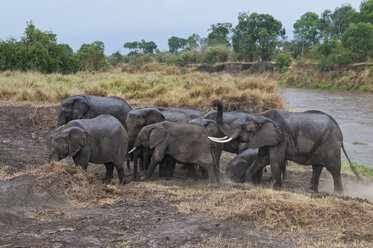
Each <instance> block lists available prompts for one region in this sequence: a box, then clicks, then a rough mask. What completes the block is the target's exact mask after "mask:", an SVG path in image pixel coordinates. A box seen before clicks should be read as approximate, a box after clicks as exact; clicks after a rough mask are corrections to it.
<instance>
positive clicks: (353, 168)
mask: <svg viewBox="0 0 373 248" xmlns="http://www.w3.org/2000/svg"><path fill="white" fill-rule="evenodd" d="M342 150H343V153H344V154H345V156H346V158H347V160H348V162H349V163H350V168H351V170H352V171H353V172H354V174H355V175H356V176H357V177H358V178H359V179H361V177H360V176H359V174H358V173H357V171H356V168H355V166H354V165H353V164H352V163H351V160H350V158H349V157H348V155H347V152H346V150H345V146H344V145H343V143H342Z"/></svg>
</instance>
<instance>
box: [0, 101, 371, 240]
mask: <svg viewBox="0 0 373 248" xmlns="http://www.w3.org/2000/svg"><path fill="white" fill-rule="evenodd" d="M56 111H57V105H43V104H24V103H16V104H14V103H1V104H0V171H1V176H2V179H0V246H1V247H182V246H184V247H248V246H252V247H293V246H296V244H298V246H299V242H295V241H294V238H296V237H291V238H289V237H287V235H288V234H284V233H281V232H279V233H272V234H271V235H269V234H268V233H266V232H265V231H264V232H263V230H261V231H259V230H258V229H257V228H256V227H255V226H254V225H250V224H246V225H243V224H242V223H240V222H239V221H236V220H223V221H221V220H220V221H219V220H218V219H215V218H213V217H211V216H207V215H203V214H202V215H201V214H193V213H192V214H185V213H180V211H179V209H178V208H177V207H175V205H177V204H179V203H180V202H181V201H185V202H188V201H193V199H192V198H188V197H185V198H182V199H181V198H177V197H176V198H175V197H172V196H173V194H172V187H175V186H177V187H178V189H179V190H180V189H184V188H189V187H195V188H196V189H198V190H200V189H201V188H202V189H203V188H206V189H209V188H211V187H212V186H211V185H208V182H207V180H203V179H200V180H198V181H195V180H193V179H191V178H187V177H186V171H185V170H182V169H180V168H177V171H176V176H175V178H174V179H172V180H169V181H167V180H160V179H157V177H156V176H154V178H153V181H152V182H149V183H144V182H130V183H128V184H127V185H125V186H118V185H116V184H117V183H118V181H117V179H115V180H114V182H113V185H111V186H105V185H103V184H102V183H101V180H102V179H103V177H104V166H101V165H90V166H89V171H88V172H84V171H81V170H80V169H79V168H75V167H73V166H66V165H63V164H62V165H61V164H57V165H48V166H44V167H42V168H41V169H40V168H39V167H40V166H41V165H44V164H45V163H46V162H47V154H46V142H47V141H48V138H49V135H50V134H51V132H52V131H53V129H54V128H55V124H56V122H57V119H56V117H57V114H56ZM231 157H232V156H229V155H227V154H225V155H224V156H223V160H222V167H223V168H224V166H225V164H226V163H227V162H228V160H229V158H231ZM64 163H65V164H70V165H71V164H72V161H71V160H69V159H67V160H65V161H64ZM292 168H293V165H292V166H290V170H289V173H288V178H287V180H286V182H285V183H284V190H285V191H291V192H299V193H301V194H302V193H304V192H305V191H306V188H307V182H308V181H309V180H310V177H311V169H310V168H308V169H306V170H303V169H302V170H299V169H297V168H298V167H297V166H295V167H294V168H295V169H292ZM20 171H26V172H23V173H19V172H20ZM17 173H18V174H17ZM11 175H16V176H15V177H13V178H11V179H6V177H10V176H11ZM114 176H115V177H116V175H114ZM127 176H128V177H127V181H130V180H131V176H130V172H129V171H127ZM269 176H270V172H268V173H267V174H266V175H265V178H264V183H263V186H262V187H270V179H269ZM346 178H351V177H350V176H347V175H345V176H344V179H346ZM330 180H331V179H330V176H329V175H328V174H327V173H325V172H323V174H322V178H321V182H320V184H321V187H323V185H324V186H325V187H327V185H330ZM223 181H224V182H223V183H222V185H221V188H219V189H218V190H221V191H231V190H232V189H237V188H238V189H242V188H244V189H245V188H247V189H250V188H252V187H254V186H252V185H247V184H236V183H232V182H228V181H226V180H223ZM167 187H170V188H171V190H166V191H164V192H163V191H162V189H165V188H167ZM313 196H314V197H323V194H313ZM348 200H349V199H346V201H348ZM202 202H203V198H202ZM320 239H321V238H320ZM362 240H363V241H367V242H368V243H369V244H371V243H370V242H371V241H372V240H373V237H370V236H369V237H368V238H367V237H365V236H364V237H357V238H356V237H355V238H350V239H346V241H344V242H346V246H349V245H350V244H359V242H360V241H362ZM302 242H304V243H302V244H305V245H311V246H312V245H313V244H314V243H313V242H314V241H313V240H310V241H307V240H306V241H302Z"/></svg>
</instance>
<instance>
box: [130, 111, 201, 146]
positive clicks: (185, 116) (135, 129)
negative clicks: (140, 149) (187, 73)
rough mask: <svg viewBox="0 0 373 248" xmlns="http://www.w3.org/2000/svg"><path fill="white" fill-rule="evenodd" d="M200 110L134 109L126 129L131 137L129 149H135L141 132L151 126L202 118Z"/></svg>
mask: <svg viewBox="0 0 373 248" xmlns="http://www.w3.org/2000/svg"><path fill="white" fill-rule="evenodd" d="M201 115H202V113H201V112H200V111H199V110H194V109H189V108H175V109H172V108H163V107H158V108H143V109H138V108H136V109H133V110H131V111H130V112H129V113H128V116H127V119H126V127H127V131H128V136H129V144H128V147H129V149H132V148H133V143H134V142H135V139H136V137H137V135H138V134H139V132H140V130H141V129H142V128H143V127H145V126H147V125H150V124H154V123H158V122H162V121H170V122H188V121H190V120H191V119H194V118H195V116H201Z"/></svg>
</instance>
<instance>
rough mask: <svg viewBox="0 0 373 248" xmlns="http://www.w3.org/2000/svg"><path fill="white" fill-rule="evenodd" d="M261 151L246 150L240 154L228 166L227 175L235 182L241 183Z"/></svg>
mask: <svg viewBox="0 0 373 248" xmlns="http://www.w3.org/2000/svg"><path fill="white" fill-rule="evenodd" d="M258 151H259V149H250V148H249V149H246V150H245V151H243V152H241V153H239V154H238V155H237V156H236V157H235V158H234V159H233V160H232V161H230V162H229V163H228V164H227V168H226V170H225V174H226V175H227V176H228V177H229V178H230V179H232V180H234V181H240V180H241V178H242V176H244V175H245V172H246V170H247V168H248V167H249V166H250V165H252V163H253V162H254V161H255V159H256V157H257V156H258Z"/></svg>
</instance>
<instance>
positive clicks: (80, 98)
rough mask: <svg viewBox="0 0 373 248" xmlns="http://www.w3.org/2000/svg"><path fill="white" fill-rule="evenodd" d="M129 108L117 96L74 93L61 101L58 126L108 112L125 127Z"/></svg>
mask: <svg viewBox="0 0 373 248" xmlns="http://www.w3.org/2000/svg"><path fill="white" fill-rule="evenodd" d="M130 110H131V107H130V105H129V104H128V103H127V102H126V101H125V100H123V99H121V98H119V97H115V96H110V97H100V96H90V95H75V96H72V97H69V98H67V99H65V100H64V101H63V102H62V103H61V105H60V110H59V115H58V126H61V125H64V124H66V123H68V122H69V121H71V120H76V119H91V118H95V117H97V116H99V115H103V114H108V115H112V116H114V117H115V118H117V119H118V120H119V121H120V122H121V123H122V125H123V126H124V127H125V122H126V118H127V114H128V112H129V111H130Z"/></svg>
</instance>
